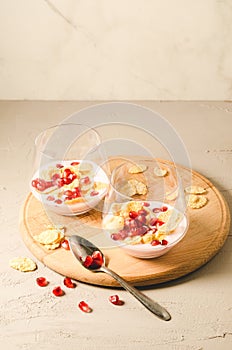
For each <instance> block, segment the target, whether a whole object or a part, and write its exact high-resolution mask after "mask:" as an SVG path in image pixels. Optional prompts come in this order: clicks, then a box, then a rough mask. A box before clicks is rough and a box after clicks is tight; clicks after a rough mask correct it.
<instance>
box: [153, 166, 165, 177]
mask: <svg viewBox="0 0 232 350" xmlns="http://www.w3.org/2000/svg"><path fill="white" fill-rule="evenodd" d="M167 173H168V171H167V169H163V168H159V167H156V168H154V174H155V175H156V176H159V177H163V176H166V175H167Z"/></svg>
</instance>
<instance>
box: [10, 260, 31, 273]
mask: <svg viewBox="0 0 232 350" xmlns="http://www.w3.org/2000/svg"><path fill="white" fill-rule="evenodd" d="M10 267H12V268H13V269H15V270H19V271H22V272H28V271H34V270H35V269H36V268H37V265H36V263H35V262H34V261H33V260H31V259H30V258H24V257H17V258H13V259H11V260H10Z"/></svg>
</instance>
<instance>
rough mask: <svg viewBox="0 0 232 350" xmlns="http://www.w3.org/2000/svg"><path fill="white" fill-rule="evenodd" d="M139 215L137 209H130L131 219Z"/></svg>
mask: <svg viewBox="0 0 232 350" xmlns="http://www.w3.org/2000/svg"><path fill="white" fill-rule="evenodd" d="M137 216H138V213H137V212H136V211H130V212H129V217H130V218H131V219H135V218H137Z"/></svg>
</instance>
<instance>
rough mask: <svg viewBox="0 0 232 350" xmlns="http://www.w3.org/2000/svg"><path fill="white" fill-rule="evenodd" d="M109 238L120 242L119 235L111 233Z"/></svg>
mask: <svg viewBox="0 0 232 350" xmlns="http://www.w3.org/2000/svg"><path fill="white" fill-rule="evenodd" d="M111 238H112V239H113V240H114V241H120V240H121V235H120V234H119V233H112V235H111Z"/></svg>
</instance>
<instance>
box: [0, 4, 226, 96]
mask: <svg viewBox="0 0 232 350" xmlns="http://www.w3.org/2000/svg"><path fill="white" fill-rule="evenodd" d="M231 18H232V1H231V0H7V1H6V0H0V99H54V100H56V99H58V100H67V99H105V100H110V99H132V100H133V99H158V100H180V99H182V100H198V99H202V100H207V99H209V100H214V99H216V100H219V99H222V100H231V99H232V20H231Z"/></svg>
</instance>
